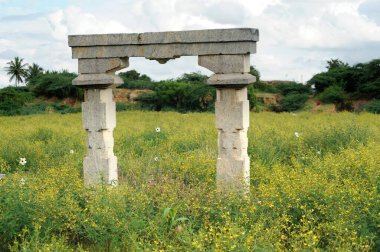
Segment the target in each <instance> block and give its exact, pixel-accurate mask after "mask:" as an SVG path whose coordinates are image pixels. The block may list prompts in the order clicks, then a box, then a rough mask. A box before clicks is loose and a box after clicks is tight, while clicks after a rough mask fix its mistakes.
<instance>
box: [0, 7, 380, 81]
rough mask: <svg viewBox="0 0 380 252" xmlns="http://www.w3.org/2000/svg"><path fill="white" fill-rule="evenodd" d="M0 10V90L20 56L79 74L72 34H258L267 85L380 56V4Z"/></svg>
mask: <svg viewBox="0 0 380 252" xmlns="http://www.w3.org/2000/svg"><path fill="white" fill-rule="evenodd" d="M0 10H1V11H0V87H2V86H7V85H9V84H10V83H9V82H8V79H9V78H8V76H7V75H6V73H5V71H4V67H5V66H6V62H8V61H9V60H11V59H12V58H13V57H15V56H19V57H22V58H24V60H25V62H27V63H30V64H31V63H37V64H39V65H41V66H42V67H43V68H44V69H50V70H61V69H67V70H69V71H76V70H77V62H76V60H73V59H71V51H70V48H69V47H68V45H67V35H69V34H93V33H102V34H104V33H135V32H155V31H173V30H174V31H175V30H191V29H213V28H234V27H252V28H258V29H259V30H260V41H259V42H258V51H257V54H254V55H252V56H251V64H252V65H255V66H256V67H257V68H258V69H259V71H260V72H261V75H262V79H264V80H273V79H287V80H295V81H303V82H305V81H307V80H308V79H309V78H311V77H312V76H313V74H315V73H318V72H320V71H323V70H325V65H326V61H327V60H329V59H331V58H339V59H341V60H343V61H345V62H348V63H350V64H355V63H359V62H366V61H369V60H371V59H373V58H379V57H380V15H379V14H378V13H380V1H379V0H308V1H300V0H265V1H264V0H208V1H204V0H192V1H189V0H113V1H99V0H95V1H93V0H76V1H74V0H66V1H48V0H23V1H21V0H0ZM130 62H131V65H130V67H129V68H128V69H136V70H138V71H139V72H142V73H145V74H148V75H149V76H152V77H153V78H154V79H157V80H158V79H166V78H175V77H178V76H180V75H181V74H183V73H184V72H191V71H202V72H203V73H205V74H210V72H209V71H207V70H205V69H204V68H202V67H199V66H198V65H197V58H196V57H183V58H180V59H176V60H171V61H169V62H168V63H167V64H165V65H160V64H158V63H157V62H155V61H149V60H146V59H143V58H132V59H131V60H130ZM128 69H127V70H128Z"/></svg>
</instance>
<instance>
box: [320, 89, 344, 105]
mask: <svg viewBox="0 0 380 252" xmlns="http://www.w3.org/2000/svg"><path fill="white" fill-rule="evenodd" d="M346 99H347V94H346V93H345V92H344V90H343V88H341V87H339V86H330V87H328V88H326V89H325V90H324V91H323V92H322V93H321V95H320V100H321V101H322V102H324V103H334V104H337V103H343V102H344V101H345V100H346Z"/></svg>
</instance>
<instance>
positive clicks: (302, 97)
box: [280, 93, 308, 112]
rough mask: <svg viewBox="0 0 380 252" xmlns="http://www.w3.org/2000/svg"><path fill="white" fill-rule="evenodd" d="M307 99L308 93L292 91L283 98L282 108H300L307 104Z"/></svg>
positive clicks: (288, 110)
mask: <svg viewBox="0 0 380 252" xmlns="http://www.w3.org/2000/svg"><path fill="white" fill-rule="evenodd" d="M307 99H308V95H307V94H300V93H290V94H288V95H287V96H285V97H284V98H282V99H281V101H280V109H281V111H286V112H290V111H296V110H299V109H300V108H302V107H303V106H304V105H305V102H306V101H307Z"/></svg>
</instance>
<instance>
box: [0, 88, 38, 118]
mask: <svg viewBox="0 0 380 252" xmlns="http://www.w3.org/2000/svg"><path fill="white" fill-rule="evenodd" d="M32 99H33V95H32V94H31V93H30V92H28V90H27V89H26V88H25V87H7V88H3V89H1V90H0V115H18V114H20V113H21V109H22V107H23V106H24V105H25V104H26V103H27V102H30V101H31V100H32Z"/></svg>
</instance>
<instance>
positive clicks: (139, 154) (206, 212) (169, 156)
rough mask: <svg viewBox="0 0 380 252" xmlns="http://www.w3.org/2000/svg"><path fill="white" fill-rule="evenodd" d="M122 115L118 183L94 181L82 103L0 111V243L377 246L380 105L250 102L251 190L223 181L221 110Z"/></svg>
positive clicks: (48, 247) (142, 247) (1, 247)
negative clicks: (261, 107) (254, 108)
mask: <svg viewBox="0 0 380 252" xmlns="http://www.w3.org/2000/svg"><path fill="white" fill-rule="evenodd" d="M118 119H119V121H118V130H116V131H115V132H114V133H115V152H116V156H117V157H118V168H119V186H117V187H108V186H105V185H99V186H94V187H91V188H89V187H86V186H84V184H83V174H82V172H81V171H82V166H83V164H82V161H83V157H84V156H85V151H86V148H85V141H86V140H85V139H86V136H85V131H84V130H83V129H82V126H81V115H80V114H71V115H58V114H52V115H35V116H18V117H2V118H0V135H1V138H0V166H1V167H7V168H6V169H4V170H1V173H6V176H5V178H3V179H1V180H0V192H1V193H0V251H9V250H10V251H160V250H163V251H379V249H380V241H379V239H378V234H379V232H380V229H379V225H380V216H379V214H378V213H379V208H380V205H379V204H380V201H379V190H380V188H379V182H380V170H379V163H380V156H379V155H378V153H379V152H380V145H379V143H380V120H378V115H374V114H369V113H363V114H353V113H339V114H332V113H305V112H301V113H296V114H290V113H281V114H273V113H268V112H263V113H255V114H252V115H251V125H250V129H249V131H248V137H249V142H248V154H249V156H250V160H251V163H250V169H251V171H252V174H251V178H250V191H251V194H247V195H245V196H244V197H242V196H241V195H234V194H228V195H226V194H222V193H220V192H218V191H217V190H216V186H215V177H216V174H215V162H216V157H217V151H218V147H217V143H216V141H215V139H216V138H217V130H215V128H214V121H215V118H214V115H212V114H209V113H188V114H179V113H173V112H165V113H162V112H160V113H156V112H146V111H143V112H142V111H139V112H136V111H128V112H121V113H119V114H118ZM156 127H160V129H161V131H160V132H159V133H157V132H156V131H155V128H156ZM295 132H297V133H298V134H297V136H298V137H297V136H295ZM71 150H73V152H71ZM20 157H25V158H26V160H27V164H26V166H27V167H25V166H23V165H21V164H19V162H18V159H19V158H20ZM155 157H158V159H155ZM253 171H254V172H253Z"/></svg>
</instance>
